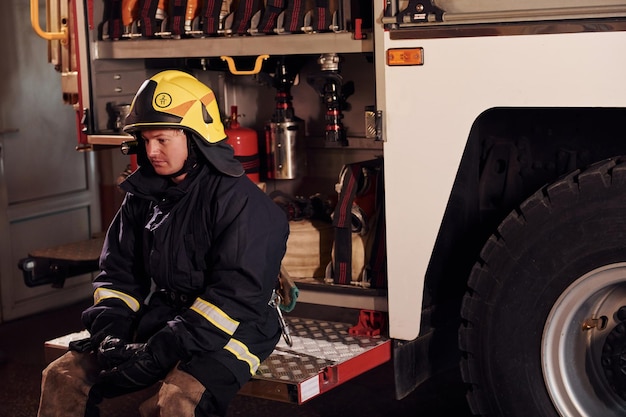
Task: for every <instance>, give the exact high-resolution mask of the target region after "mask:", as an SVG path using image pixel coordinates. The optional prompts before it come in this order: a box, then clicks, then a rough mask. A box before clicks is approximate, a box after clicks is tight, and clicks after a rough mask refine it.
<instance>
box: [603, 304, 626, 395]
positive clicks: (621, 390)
mask: <svg viewBox="0 0 626 417" xmlns="http://www.w3.org/2000/svg"><path fill="white" fill-rule="evenodd" d="M620 311H624V307H622V308H621V309H620ZM618 314H619V313H618ZM618 314H616V315H618ZM620 318H621V317H620ZM602 368H603V369H604V374H605V375H606V378H607V380H608V381H609V385H610V386H611V388H613V391H615V393H616V394H617V395H619V396H620V397H621V398H622V399H624V400H626V322H624V321H622V322H621V323H619V324H618V325H617V326H615V328H613V330H612V331H611V333H609V335H608V336H607V338H606V341H605V342H604V346H603V347H602Z"/></svg>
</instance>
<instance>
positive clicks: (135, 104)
mask: <svg viewBox="0 0 626 417" xmlns="http://www.w3.org/2000/svg"><path fill="white" fill-rule="evenodd" d="M164 128H173V129H183V130H186V131H187V132H189V133H190V134H191V135H188V136H191V137H192V138H193V139H194V141H195V142H196V144H197V145H198V148H199V150H200V151H201V152H202V154H203V155H204V156H205V157H206V158H207V159H208V161H209V162H210V163H211V164H212V165H213V166H214V167H215V168H217V169H218V170H219V171H220V172H222V173H225V174H228V175H231V176H240V175H243V172H244V170H243V167H242V166H241V164H240V163H239V162H238V161H237V160H236V159H235V158H234V152H233V149H232V147H231V146H230V145H228V144H227V143H226V141H225V139H226V133H225V132H224V125H223V124H222V120H221V117H220V111H219V108H218V105H217V100H216V99H215V94H214V93H213V90H211V89H210V88H209V87H208V86H206V85H205V84H203V83H201V82H200V81H198V80H197V79H196V78H195V77H194V76H192V75H190V74H188V73H186V72H183V71H177V70H167V71H162V72H159V73H158V74H156V75H155V76H153V77H152V78H150V79H148V80H146V81H144V83H143V84H142V85H141V87H140V88H139V90H138V91H137V94H136V95H135V98H134V99H133V101H132V103H131V106H130V112H129V115H128V117H127V118H126V124H125V126H124V131H125V132H128V133H131V134H136V133H138V132H140V131H142V130H147V129H164ZM140 142H141V141H140Z"/></svg>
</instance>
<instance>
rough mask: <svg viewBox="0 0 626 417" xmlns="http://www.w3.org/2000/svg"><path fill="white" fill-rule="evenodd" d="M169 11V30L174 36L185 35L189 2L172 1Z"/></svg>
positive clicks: (185, 0) (183, 0) (182, 0)
mask: <svg viewBox="0 0 626 417" xmlns="http://www.w3.org/2000/svg"><path fill="white" fill-rule="evenodd" d="M169 9H170V10H169V19H168V20H169V29H170V31H171V33H172V35H173V36H182V35H184V34H185V14H186V12H187V0H170V3H169Z"/></svg>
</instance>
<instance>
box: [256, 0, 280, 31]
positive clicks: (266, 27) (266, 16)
mask: <svg viewBox="0 0 626 417" xmlns="http://www.w3.org/2000/svg"><path fill="white" fill-rule="evenodd" d="M284 8H285V0H267V4H266V5H265V12H264V13H263V18H262V19H261V23H259V32H261V33H272V32H273V31H274V28H275V27H276V20H277V19H278V15H279V14H280V12H282V11H283V9H284Z"/></svg>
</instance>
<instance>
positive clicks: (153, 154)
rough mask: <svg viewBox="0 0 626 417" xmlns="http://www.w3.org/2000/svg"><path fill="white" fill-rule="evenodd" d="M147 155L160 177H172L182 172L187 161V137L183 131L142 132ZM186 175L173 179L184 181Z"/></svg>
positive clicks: (157, 130) (155, 130)
mask: <svg viewBox="0 0 626 417" xmlns="http://www.w3.org/2000/svg"><path fill="white" fill-rule="evenodd" d="M141 137H142V139H143V143H144V145H145V146H146V155H147V156H148V160H150V163H151V164H152V166H153V167H154V171H155V172H156V173H157V174H159V175H171V174H174V173H176V172H178V171H180V170H181V169H182V167H183V164H184V163H185V160H187V156H188V151H187V136H185V133H184V132H183V131H182V130H181V129H151V130H144V131H142V132H141ZM184 176H185V175H184V174H183V175H181V176H180V177H176V178H173V180H174V182H179V181H182V180H183V178H184Z"/></svg>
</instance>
